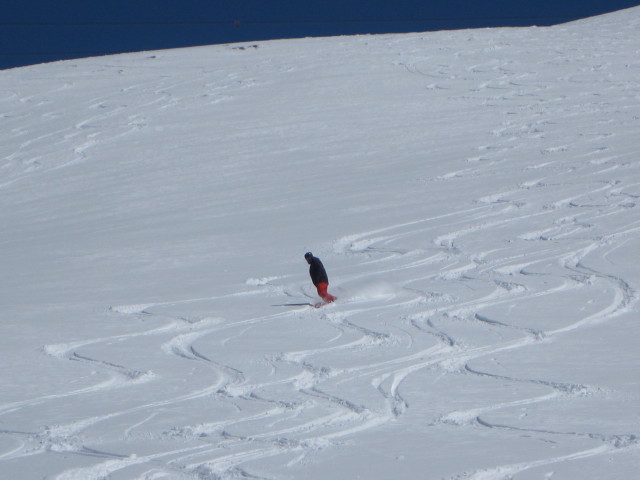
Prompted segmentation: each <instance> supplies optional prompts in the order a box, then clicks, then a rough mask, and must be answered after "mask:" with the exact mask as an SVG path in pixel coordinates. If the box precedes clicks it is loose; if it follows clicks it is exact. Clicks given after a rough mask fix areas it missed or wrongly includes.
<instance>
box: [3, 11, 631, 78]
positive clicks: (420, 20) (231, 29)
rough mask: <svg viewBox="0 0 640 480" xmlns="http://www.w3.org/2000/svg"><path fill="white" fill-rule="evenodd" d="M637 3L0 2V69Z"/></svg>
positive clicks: (476, 23) (504, 22) (568, 14)
mask: <svg viewBox="0 0 640 480" xmlns="http://www.w3.org/2000/svg"><path fill="white" fill-rule="evenodd" d="M636 5H640V0H528V1H521V0H484V1H483V0H395V1H382V0H369V1H364V0H352V1H350V0H100V1H97V0H62V1H51V0H2V4H1V6H2V8H1V10H0V69H4V68H11V67H15V66H22V65H30V64H34V63H42V62H48V61H54V60H61V59H69V58H78V57H86V56H94V55H104V54H110V53H120V52H131V51H139V50H155V49H163V48H174V47H185V46H192V45H207V44H215V43H232V42H243V41H257V40H267V39H274V38H296V37H307V36H327V35H351V34H358V33H400V32H415V31H433V30H448V29H459V28H477V27H493V26H526V25H553V24H557V23H563V22H567V21H571V20H575V19H578V18H584V17H589V16H593V15H598V14H601V13H605V12H611V11H615V10H620V9H623V8H628V7H632V6H636Z"/></svg>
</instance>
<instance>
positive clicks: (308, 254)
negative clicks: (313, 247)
mask: <svg viewBox="0 0 640 480" xmlns="http://www.w3.org/2000/svg"><path fill="white" fill-rule="evenodd" d="M304 258H306V259H307V260H311V259H312V258H313V253H311V252H307V253H305V254H304Z"/></svg>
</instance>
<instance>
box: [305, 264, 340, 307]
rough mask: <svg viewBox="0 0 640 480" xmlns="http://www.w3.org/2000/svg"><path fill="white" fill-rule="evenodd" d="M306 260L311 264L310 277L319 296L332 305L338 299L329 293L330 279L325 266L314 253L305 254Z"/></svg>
mask: <svg viewBox="0 0 640 480" xmlns="http://www.w3.org/2000/svg"><path fill="white" fill-rule="evenodd" d="M304 258H305V259H306V260H307V263H308V264H309V275H311V281H312V282H313V284H314V285H315V287H316V289H317V290H318V295H320V298H322V299H323V300H324V301H325V302H327V303H331V302H333V301H335V300H336V297H334V296H333V295H331V294H330V293H329V292H327V288H329V278H328V277H327V271H326V270H325V269H324V265H322V262H321V261H320V259H319V258H318V257H314V256H313V253H311V252H307V253H305V254H304Z"/></svg>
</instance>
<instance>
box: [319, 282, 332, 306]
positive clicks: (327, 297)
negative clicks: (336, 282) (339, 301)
mask: <svg viewBox="0 0 640 480" xmlns="http://www.w3.org/2000/svg"><path fill="white" fill-rule="evenodd" d="M327 288H329V284H328V283H325V282H322V283H319V284H318V285H316V289H317V290H318V295H320V298H322V299H323V300H324V301H325V302H333V301H334V300H335V299H336V297H334V296H333V295H331V294H330V293H329V292H327Z"/></svg>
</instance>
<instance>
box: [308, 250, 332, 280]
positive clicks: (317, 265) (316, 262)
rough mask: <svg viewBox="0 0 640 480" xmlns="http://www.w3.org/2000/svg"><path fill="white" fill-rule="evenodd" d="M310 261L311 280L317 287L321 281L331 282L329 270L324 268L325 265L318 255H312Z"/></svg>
mask: <svg viewBox="0 0 640 480" xmlns="http://www.w3.org/2000/svg"><path fill="white" fill-rule="evenodd" d="M308 262H309V275H311V281H312V282H313V284H314V285H315V286H316V287H317V286H318V284H319V283H329V277H327V271H326V270H325V269H324V265H322V262H321V261H320V259H319V258H318V257H311V260H308Z"/></svg>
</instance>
